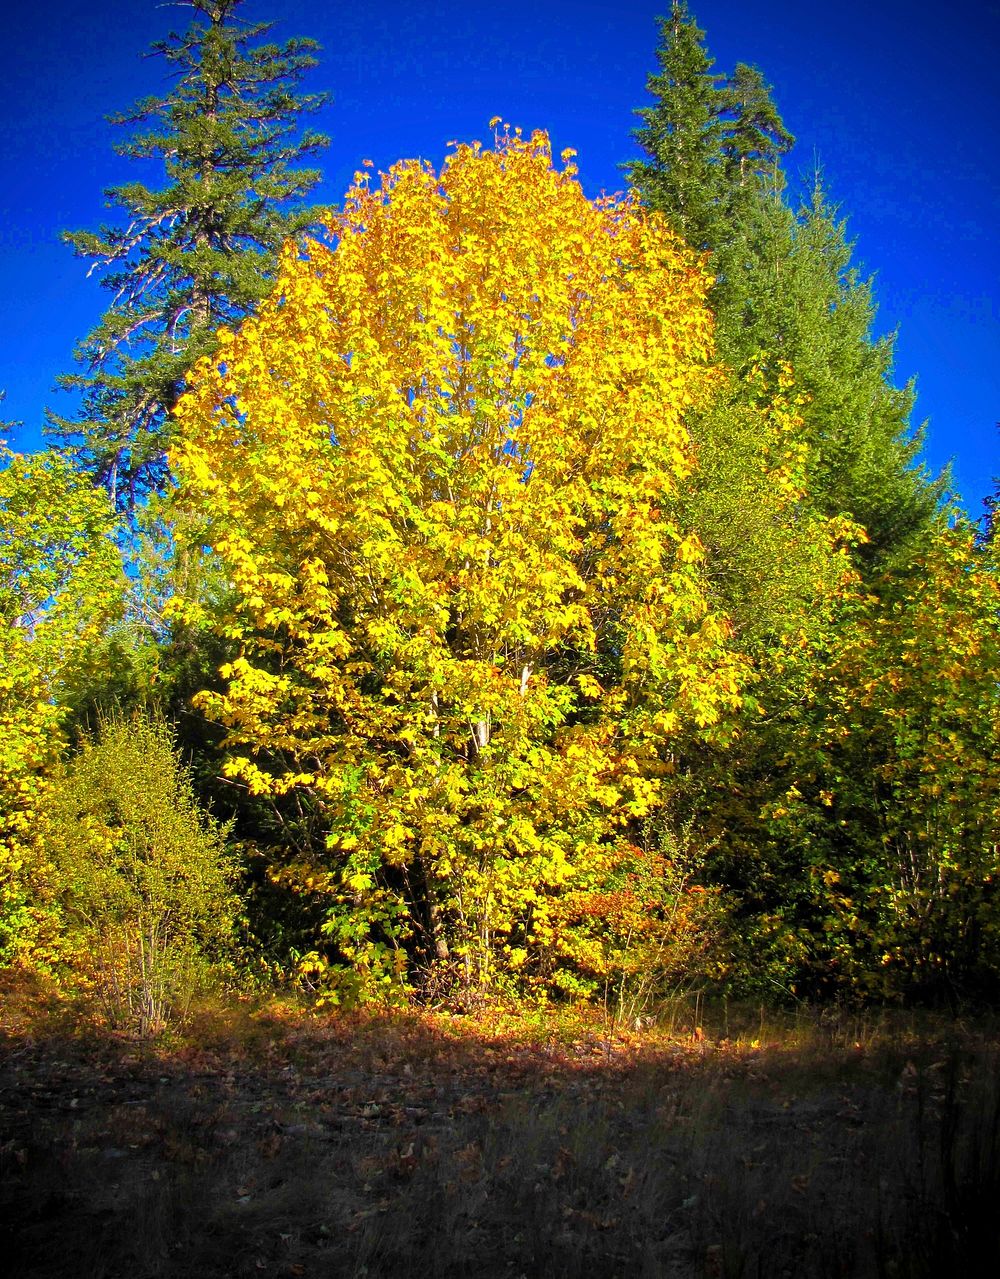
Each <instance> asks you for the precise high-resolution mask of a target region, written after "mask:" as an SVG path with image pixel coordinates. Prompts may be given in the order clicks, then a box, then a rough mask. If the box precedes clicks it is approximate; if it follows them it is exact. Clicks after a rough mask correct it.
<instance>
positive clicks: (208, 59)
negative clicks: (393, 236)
mask: <svg viewBox="0 0 1000 1279" xmlns="http://www.w3.org/2000/svg"><path fill="white" fill-rule="evenodd" d="M187 3H188V5H189V7H190V8H192V9H193V10H194V11H195V20H194V21H193V22H192V24H191V26H190V27H189V28H188V29H187V31H185V32H184V33H183V34H178V33H177V32H171V33H170V34H169V35H168V36H167V37H166V38H165V39H163V40H160V41H158V42H156V43H155V44H154V45H153V51H154V52H155V53H157V54H159V55H160V56H161V57H162V58H163V59H164V60H165V62H166V64H167V70H168V72H169V74H170V77H171V81H170V84H169V87H167V88H165V89H164V90H163V91H162V92H161V93H158V94H154V95H152V96H150V97H146V98H143V99H142V100H141V101H139V102H138V103H137V104H136V105H135V106H134V107H133V108H132V109H131V110H130V111H126V112H124V113H122V114H121V115H117V116H112V117H111V119H112V122H113V123H116V124H119V125H122V126H125V127H126V128H128V129H129V136H128V138H127V139H126V140H125V141H123V142H121V143H119V144H118V145H117V146H116V148H115V149H116V151H117V152H118V154H120V155H123V156H126V157H129V158H131V159H136V160H150V159H158V160H161V161H162V163H163V171H164V179H165V181H164V184H163V185H162V186H160V187H158V188H156V189H154V188H153V187H150V186H147V185H145V184H144V183H143V182H141V181H133V182H126V183H123V184H121V185H119V186H115V187H111V188H110V189H109V190H108V191H107V192H106V195H107V197H108V200H109V202H110V203H112V204H113V205H116V206H118V208H119V209H120V210H121V214H122V216H121V219H120V220H119V222H118V224H117V225H107V226H102V227H101V228H100V229H99V230H98V231H96V232H93V231H71V232H67V233H65V236H64V238H65V239H66V241H67V242H68V243H70V244H72V246H73V248H74V249H75V251H76V253H77V255H78V256H80V257H83V258H87V259H89V260H90V262H91V266H90V271H95V270H97V271H99V272H100V273H101V274H102V276H103V279H102V284H103V285H104V287H106V288H107V289H108V290H109V291H110V292H111V293H112V295H113V300H112V303H111V305H110V307H109V308H108V310H107V311H106V312H105V314H104V317H103V318H102V320H101V322H100V324H98V326H97V327H96V328H95V329H94V331H93V332H92V333H91V334H90V335H89V336H88V337H87V338H85V339H84V341H83V342H82V343H81V344H80V346H79V347H78V349H77V352H76V359H77V361H78V363H79V364H81V365H82V366H83V371H82V372H78V373H74V374H70V375H66V376H64V377H62V378H61V379H60V380H59V381H60V385H61V386H63V387H64V388H67V389H71V390H74V389H75V390H78V391H80V392H81V393H82V404H81V407H80V410H79V413H78V415H77V417H76V418H75V419H67V418H63V417H60V416H57V415H56V414H55V413H52V412H50V413H49V419H50V425H49V432H50V434H53V435H55V436H56V437H57V438H59V439H61V440H62V441H63V442H64V443H68V444H69V445H70V446H71V448H72V449H73V451H74V452H75V454H76V456H77V459H78V461H79V462H80V463H81V464H82V465H83V466H84V467H86V468H87V469H88V470H90V471H91V472H92V473H93V474H94V476H95V477H96V478H97V479H98V480H100V481H101V482H102V483H104V484H105V485H106V486H107V487H108V488H109V490H110V491H111V493H112V495H113V497H114V498H115V500H116V501H117V503H118V504H119V505H120V506H122V507H124V508H126V509H131V508H132V507H133V506H134V504H135V503H136V502H137V501H138V500H140V499H141V498H142V497H143V496H144V495H145V494H148V493H150V492H153V491H156V490H158V489H160V488H161V487H162V486H163V483H164V481H165V478H166V463H165V460H164V453H165V448H166V445H167V442H168V439H169V435H170V420H169V414H170V411H171V409H172V407H173V405H174V403H175V402H176V400H177V398H178V396H179V395H180V392H181V390H182V388H183V384H184V377H185V374H186V373H187V371H188V369H190V368H191V367H192V365H193V364H194V362H195V361H196V360H197V359H198V358H199V357H200V356H202V355H205V354H206V353H208V352H209V351H210V350H211V349H212V347H213V344H214V340H215V339H214V334H215V331H216V329H217V328H218V327H219V326H220V325H222V324H233V323H238V322H239V320H240V319H241V318H242V317H243V316H245V315H246V314H248V313H249V312H250V311H252V310H253V308H254V306H255V304H256V303H257V302H258V301H259V300H260V298H261V297H263V296H264V294H266V292H267V291H268V288H269V282H270V279H271V275H272V272H273V269H274V265H275V261H276V255H277V251H278V249H279V247H280V246H281V244H282V243H283V242H284V241H285V240H286V239H287V238H288V237H289V236H293V235H295V234H296V233H297V232H298V231H300V230H301V229H302V228H303V227H305V226H307V225H309V224H310V223H311V222H312V221H313V216H312V215H311V214H310V212H309V210H308V209H307V208H305V207H304V206H303V204H302V200H303V197H305V196H306V195H307V194H308V192H309V191H310V190H311V189H312V188H313V187H314V186H315V185H316V183H317V182H318V181H319V178H320V174H319V172H318V171H316V170H314V169H308V168H299V167H297V164H298V162H299V161H300V160H302V159H303V158H304V157H306V156H309V155H312V154H313V153H315V152H316V151H317V150H319V149H320V148H321V147H323V146H326V145H327V139H326V138H325V137H323V136H321V135H320V134H317V133H315V132H312V131H309V130H304V131H303V130H302V129H301V127H300V125H301V120H302V117H303V116H304V115H305V114H308V113H311V112H314V111H316V110H318V109H319V107H320V106H322V104H323V103H324V101H325V98H326V95H324V94H303V93H301V92H300V91H299V90H298V85H299V82H300V81H301V79H302V77H303V75H304V74H305V73H306V72H307V71H308V70H309V69H310V68H312V67H314V66H315V65H316V59H315V57H314V54H315V51H316V50H317V48H318V46H317V45H316V43H315V42H314V41H312V40H304V39H294V40H289V41H288V42H286V43H285V44H283V45H280V46H279V45H276V44H272V43H260V41H261V38H262V37H264V36H265V35H266V34H267V32H268V31H269V30H270V27H271V24H270V23H246V22H244V21H243V20H241V19H240V18H239V17H238V16H237V10H238V9H239V8H240V6H241V4H242V3H243V0H187Z"/></svg>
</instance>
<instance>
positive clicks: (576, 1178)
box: [0, 979, 1000, 1279]
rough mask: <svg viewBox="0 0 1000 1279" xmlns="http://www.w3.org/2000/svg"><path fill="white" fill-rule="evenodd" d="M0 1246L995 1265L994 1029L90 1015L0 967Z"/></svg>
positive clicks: (110, 1261) (999, 1234) (98, 1260)
mask: <svg viewBox="0 0 1000 1279" xmlns="http://www.w3.org/2000/svg"><path fill="white" fill-rule="evenodd" d="M3 998H4V1003H3V1012H2V1014H0V1053H2V1057H0V1125H2V1127H0V1178H2V1182H0V1255H2V1256H3V1257H4V1259H5V1261H7V1263H8V1267H7V1273H8V1274H11V1275H23V1276H29V1275H30V1276H53V1277H56V1276H64V1275H65V1276H67V1277H68V1276H71V1275H72V1276H74V1279H80V1277H86V1276H93V1277H95V1279H97V1277H100V1279H111V1277H117V1276H122V1277H124V1276H129V1277H130V1279H145V1277H146V1276H150V1277H152V1276H164V1277H166V1276H178V1277H179V1276H198V1277H199V1279H214V1277H216V1276H238V1275H250V1276H261V1275H273V1276H293V1275H306V1276H317V1277H321V1276H330V1277H331V1279H332V1277H339V1276H352V1277H353V1276H358V1277H360V1276H368V1277H369V1279H373V1277H374V1276H392V1277H393V1279H395V1277H396V1276H400V1277H405V1276H409V1275H413V1276H417V1275H420V1276H425V1275H434V1276H436V1277H440V1279H450V1277H452V1276H455V1277H457V1276H465V1275H469V1276H472V1275H476V1276H493V1275H496V1276H511V1279H516V1277H517V1276H522V1275H523V1276H527V1277H529V1279H534V1277H535V1276H540V1277H541V1276H552V1277H553V1279H555V1277H556V1276H558V1277H560V1279H562V1277H567V1279H572V1277H573V1276H586V1277H587V1279H603V1277H604V1276H616V1275H619V1276H622V1277H623V1279H624V1277H625V1276H628V1279H633V1277H640V1276H678V1277H680V1276H706V1277H711V1279H729V1277H730V1276H733V1277H735V1276H740V1277H742V1279H772V1277H774V1279H780V1277H781V1276H785V1275H788V1276H794V1277H795V1279H800V1277H809V1276H817V1277H821V1279H826V1277H827V1276H829V1277H831V1279H833V1277H835V1276H836V1277H840V1276H873V1277H874V1279H936V1277H937V1276H943V1275H951V1274H955V1275H979V1274H985V1273H991V1270H990V1266H991V1265H995V1258H996V1255H997V1247H998V1245H1000V1222H998V1220H997V1214H996V1210H995V1204H996V1202H997V1194H998V1192H1000V1113H998V1098H1000V1083H998V1079H997V1065H998V1057H997V1054H996V1051H995V1047H994V1039H993V1036H992V1034H991V1033H990V1031H989V1028H987V1027H984V1026H982V1025H980V1026H979V1027H970V1026H964V1025H962V1024H960V1023H955V1022H948V1023H944V1022H937V1021H934V1020H932V1019H929V1018H924V1019H922V1020H919V1021H915V1020H909V1019H905V1018H902V1017H896V1018H888V1017H885V1018H881V1019H873V1018H870V1017H869V1018H846V1017H841V1016H834V1015H827V1016H812V1015H808V1016H803V1017H799V1018H788V1017H785V1018H779V1017H776V1016H770V1017H769V1016H768V1015H767V1014H763V1015H762V1014H761V1013H760V1011H759V1010H745V1009H744V1010H726V1009H718V1010H715V1013H714V1018H715V1019H714V1020H711V1019H709V1018H707V1017H706V1015H705V1014H704V1012H703V1010H699V1011H698V1018H699V1020H700V1021H702V1023H703V1026H701V1027H699V1026H698V1025H696V1024H695V1022H694V1021H693V1020H692V1014H693V1013H694V1011H695V1010H693V1009H691V1008H688V1009H686V1010H685V1009H684V1008H679V1009H678V1008H674V1009H673V1010H671V1017H670V1018H668V1019H667V1021H666V1025H665V1027H660V1028H656V1027H650V1028H646V1029H645V1030H643V1031H642V1032H641V1034H635V1033H633V1034H628V1035H625V1034H615V1035H611V1034H610V1033H609V1032H608V1030H607V1028H606V1027H605V1026H603V1025H602V1024H601V1023H600V1022H590V1023H588V1022H587V1021H585V1020H583V1019H581V1018H579V1017H576V1018H573V1017H566V1018H562V1019H556V1018H554V1017H552V1016H549V1017H546V1018H542V1017H536V1018H534V1019H532V1018H527V1017H523V1016H522V1017H506V1018H505V1017H504V1016H502V1015H500V1014H495V1015H493V1016H492V1017H486V1016H483V1017H479V1018H476V1019H475V1020H472V1019H469V1018H459V1017H447V1016H444V1015H441V1014H438V1015H427V1014H421V1015H418V1014H413V1015H406V1016H403V1015H395V1016H392V1017H388V1016H384V1017H383V1016H374V1015H372V1016H364V1017H362V1016H345V1015H334V1016H328V1017H321V1016H316V1015H312V1014H310V1013H308V1012H307V1011H305V1010H302V1009H297V1008H295V1007H293V1006H290V1005H281V1004H270V1005H268V1006H264V1007H260V1008H257V1009H251V1008H249V1007H247V1006H245V1005H231V1006H229V1007H225V1006H220V1007H218V1008H215V1009H206V1010H203V1011H202V1013H201V1014H200V1015H199V1016H197V1017H196V1018H195V1019H194V1020H193V1021H192V1022H191V1024H190V1025H189V1026H188V1027H187V1029H186V1030H185V1032H184V1035H183V1037H180V1036H178V1037H176V1038H175V1039H174V1040H172V1041H170V1042H164V1041H161V1042H160V1043H159V1044H157V1045H150V1044H139V1043H135V1042H133V1041H130V1040H128V1039H126V1038H124V1037H122V1036H120V1035H114V1034H110V1033H108V1032H102V1031H101V1030H100V1029H99V1028H98V1027H97V1026H96V1025H94V1024H92V1023H90V1022H88V1021H86V1020H83V1019H81V1018H80V1016H79V1014H78V1013H77V1012H76V1011H75V1010H73V1009H70V1008H67V1007H66V1006H65V1005H62V1004H61V1003H60V1002H59V1001H58V1000H57V999H55V998H54V997H53V996H51V995H46V993H45V992H44V991H42V990H40V989H39V988H38V987H37V986H29V985H27V984H25V983H24V982H23V981H15V980H13V979H10V980H8V981H7V983H6V986H5V987H4V990H3Z"/></svg>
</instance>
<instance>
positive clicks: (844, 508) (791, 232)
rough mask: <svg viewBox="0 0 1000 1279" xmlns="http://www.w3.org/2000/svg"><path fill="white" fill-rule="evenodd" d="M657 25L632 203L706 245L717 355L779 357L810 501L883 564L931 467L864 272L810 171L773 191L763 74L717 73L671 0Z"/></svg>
mask: <svg viewBox="0 0 1000 1279" xmlns="http://www.w3.org/2000/svg"><path fill="white" fill-rule="evenodd" d="M662 32H663V44H662V47H661V48H660V49H659V50H658V52H657V57H658V59H659V62H660V65H661V67H662V68H663V73H662V74H661V75H659V76H652V77H650V80H649V82H648V87H649V89H650V91H651V92H652V93H653V95H654V97H655V98H656V102H655V104H654V105H653V106H652V107H648V108H644V109H643V110H642V111H640V112H639V114H640V115H641V116H642V118H643V119H644V120H645V121H646V127H645V128H644V129H640V130H638V131H636V134H635V136H636V138H637V139H638V141H639V143H640V144H641V145H642V147H643V148H644V149H645V151H646V153H647V155H648V157H649V159H648V160H647V161H643V162H638V163H634V164H632V165H630V166H628V172H629V176H630V178H631V180H632V181H633V183H634V184H635V185H636V186H637V188H638V190H639V193H640V195H641V196H642V198H643V200H644V201H645V203H647V204H648V205H650V206H652V207H653V208H655V209H658V210H659V211H661V212H662V213H663V214H664V215H665V216H666V217H667V219H668V221H670V222H671V223H672V225H673V226H674V227H675V229H677V230H679V231H681V232H682V233H683V234H684V235H686V236H687V237H688V238H689V239H690V240H691V241H692V242H693V243H695V244H696V245H697V246H698V247H700V248H703V249H706V250H709V251H710V252H711V254H712V260H711V269H712V273H713V275H714V276H715V278H716V283H715V286H714V288H713V290H712V306H713V309H714V311H715V313H716V317H717V321H718V324H717V334H718V342H719V348H720V353H721V354H722V356H723V358H724V359H725V361H726V362H727V363H729V364H730V365H731V366H732V367H734V368H735V369H737V370H743V369H745V368H747V367H748V366H749V365H751V364H753V363H756V362H758V361H759V360H760V358H761V356H762V354H764V355H766V356H767V358H768V359H769V360H770V361H771V363H772V365H776V364H777V362H782V363H786V364H788V365H790V366H791V368H792V371H793V374H794V377H795V381H796V386H797V388H798V389H799V391H800V392H801V393H802V394H803V395H804V396H805V398H806V403H805V404H804V406H803V408H802V417H803V433H804V436H805V438H806V442H807V444H808V446H809V448H810V452H811V455H812V467H811V485H810V496H811V500H812V501H813V502H814V504H815V506H816V509H817V510H819V511H820V512H821V513H822V514H824V515H837V514H847V515H850V516H851V517H852V518H853V519H854V520H855V521H856V522H857V523H859V524H861V525H862V526H863V527H864V528H865V529H866V531H867V534H868V537H869V539H870V540H869V542H868V544H867V546H866V549H865V551H864V558H865V559H866V561H867V563H868V564H869V565H872V566H874V565H876V564H881V563H884V562H886V561H887V560H888V559H891V558H892V557H893V555H895V554H896V553H897V552H899V551H900V549H901V548H902V547H903V546H904V545H905V544H906V543H907V542H908V540H909V539H910V538H911V536H912V535H913V534H914V532H915V531H917V530H918V529H920V528H925V527H927V525H928V523H929V522H930V521H931V520H932V519H933V517H934V514H935V511H936V509H937V505H938V501H939V499H940V497H941V494H942V491H943V486H944V481H941V482H939V484H937V485H932V484H929V483H928V481H927V478H926V476H925V475H924V474H923V473H922V472H921V471H920V470H918V469H915V468H914V465H913V463H914V460H915V458H916V455H917V453H918V452H919V448H920V436H919V434H916V435H914V434H912V433H911V432H910V429H909V415H910V411H911V409H912V406H913V399H914V396H913V390H912V387H907V388H905V389H902V390H900V389H898V388H896V387H895V386H894V385H893V384H892V339H891V338H885V339H881V340H878V341H876V340H874V339H873V337H872V329H873V324H874V319H875V304H874V301H873V297H872V289H871V282H870V281H869V280H866V279H863V278H862V277H861V275H860V274H859V272H858V270H857V269H856V267H854V266H853V264H852V255H853V245H852V244H851V243H850V242H849V240H848V239H847V236H846V228H845V224H844V222H843V220H842V219H840V218H839V216H838V213H837V210H836V209H835V208H832V207H831V206H830V204H829V201H828V199H827V197H826V195H825V193H824V191H823V189H822V186H821V185H820V184H819V183H817V184H816V186H815V189H814V191H813V192H812V194H811V198H810V199H809V200H808V201H807V202H806V203H805V205H804V206H803V207H802V208H801V209H800V210H799V211H798V212H797V213H796V212H794V211H793V210H792V209H791V208H790V207H789V206H788V204H787V203H786V201H785V199H784V198H783V191H784V185H785V184H784V176H783V173H782V168H781V165H782V157H783V156H784V155H786V154H787V152H788V151H789V150H790V148H791V147H792V145H793V143H794V138H793V137H792V135H791V134H790V133H789V132H788V130H787V129H786V128H785V126H784V123H783V122H782V119H781V116H780V114H779V112H778V110H777V108H776V106H775V104H774V102H773V100H772V97H771V90H770V87H769V86H768V85H767V83H766V82H765V80H764V78H763V76H762V74H761V72H760V71H759V70H758V69H757V68H756V67H751V66H748V65H747V64H745V63H739V64H737V67H736V69H735V71H734V72H733V74H732V76H730V77H723V76H719V75H717V74H714V73H713V72H712V71H711V68H712V67H713V65H714V61H713V59H712V58H711V57H710V55H709V54H708V53H707V52H706V50H705V48H704V45H703V39H704V32H702V31H701V30H699V28H698V27H697V26H696V24H695V22H694V20H693V18H691V17H690V16H689V14H688V13H687V10H686V8H685V7H684V6H683V4H681V3H676V4H675V5H674V8H673V11H672V14H671V18H670V19H669V20H668V21H667V22H665V23H664V24H663V28H662ZM702 446H703V448H705V449H711V448H712V447H714V442H713V441H712V440H710V439H706V440H703V441H702Z"/></svg>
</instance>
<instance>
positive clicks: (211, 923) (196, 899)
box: [40, 713, 238, 1035]
mask: <svg viewBox="0 0 1000 1279" xmlns="http://www.w3.org/2000/svg"><path fill="white" fill-rule="evenodd" d="M41 817H42V822H43V830H42V831H41V832H40V834H42V835H43V837H44V842H45V844H46V854H47V859H48V860H49V862H50V863H51V867H52V876H53V884H54V888H55V892H56V895H57V897H58V899H59V901H60V904H61V908H62V913H63V916H64V919H65V922H66V925H67V953H68V956H69V958H70V960H71V962H73V963H74V964H75V966H76V967H78V968H79V969H81V970H82V971H83V973H84V974H85V975H86V976H87V977H88V978H89V979H90V980H91V981H92V983H93V987H94V989H95V991H96V993H97V995H98V997H99V999H100V1001H101V1003H102V1005H103V1008H104V1011H105V1013H106V1015H107V1017H108V1019H109V1021H110V1022H111V1024H112V1025H114V1026H118V1027H122V1028H127V1029H131V1030H134V1031H137V1032H138V1033H139V1034H142V1035H148V1034H153V1033H156V1032H157V1031H159V1030H161V1029H162V1028H163V1027H164V1026H165V1025H166V1024H167V1023H168V1021H170V1020H171V1019H174V1018H177V1017H180V1016H183V1014H184V1011H185V1010H186V1007H187V1005H188V1003H189V1002H190V999H191V996H192V995H193V994H194V993H195V991H196V990H197V988H198V986H199V985H200V984H201V983H203V982H204V980H205V979H206V978H207V977H208V976H209V974H210V973H211V971H212V968H213V964H217V963H218V961H220V960H221V959H222V958H223V957H225V955H226V954H227V952H231V949H232V945H233V941H234V934H235V923H236V919H237V908H238V899H237V897H236V895H235V893H234V891H233V887H232V884H233V878H234V869H235V868H234V865H233V861H232V858H231V856H230V854H229V853H228V851H227V848H226V835H227V831H228V828H227V827H222V826H220V825H219V824H218V823H217V822H216V821H214V820H213V819H212V818H211V817H209V816H206V815H205V814H204V813H202V812H201V811H200V810H199V807H198V804H197V801H196V799H195V796H194V791H193V789H192V784H191V778H190V774H189V772H188V771H187V769H186V768H185V767H184V765H183V764H182V762H181V760H180V757H179V755H178V753H177V751H176V749H175V747H174V744H173V740H172V737H171V733H170V729H169V728H168V727H167V725H166V724H165V723H164V722H163V721H162V720H160V719H157V718H156V717H153V716H150V715H147V714H144V713H136V714H134V715H132V716H130V717H128V718H126V717H124V716H122V715H120V714H117V715H112V716H110V717H109V718H106V719H104V720H103V721H102V723H101V726H100V730H99V734H98V738H97V740H96V741H93V742H87V743H85V744H84V746H83V747H82V749H81V751H80V753H79V754H78V755H77V756H76V758H75V759H73V760H72V762H71V763H70V764H69V765H68V766H67V767H66V770H65V772H64V774H63V776H62V777H61V778H60V779H58V781H57V782H56V784H55V785H54V786H53V787H52V788H51V790H50V793H49V796H48V798H47V800H46V803H45V806H44V809H43V812H42V814H41Z"/></svg>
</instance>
